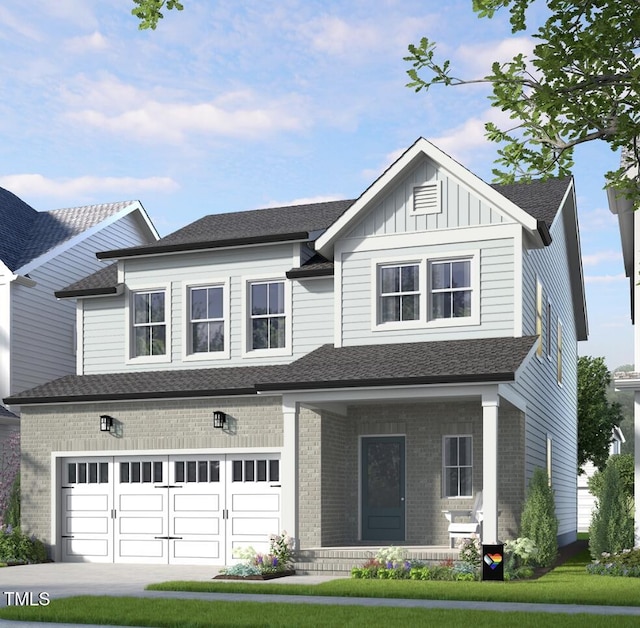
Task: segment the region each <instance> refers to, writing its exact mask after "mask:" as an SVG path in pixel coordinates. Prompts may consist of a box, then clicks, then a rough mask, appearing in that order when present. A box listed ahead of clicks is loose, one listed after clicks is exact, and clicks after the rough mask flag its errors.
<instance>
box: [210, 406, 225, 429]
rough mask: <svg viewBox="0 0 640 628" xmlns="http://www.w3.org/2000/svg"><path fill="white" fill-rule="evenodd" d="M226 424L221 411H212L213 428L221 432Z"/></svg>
mask: <svg viewBox="0 0 640 628" xmlns="http://www.w3.org/2000/svg"><path fill="white" fill-rule="evenodd" d="M226 422H227V415H226V414H225V413H224V412H222V410H214V412H213V427H215V428H216V429H219V430H221V429H222V428H223V427H224V425H225V423H226Z"/></svg>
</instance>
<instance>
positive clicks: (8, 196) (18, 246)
mask: <svg viewBox="0 0 640 628" xmlns="http://www.w3.org/2000/svg"><path fill="white" fill-rule="evenodd" d="M37 215H38V212H37V211H36V210H35V209H33V207H31V206H30V205H27V203H25V202H24V201H23V200H21V199H19V198H18V197H17V196H16V195H15V194H13V193H12V192H9V190H5V189H4V188H0V261H2V262H4V264H5V265H6V266H7V268H8V269H9V270H11V271H14V270H15V269H16V268H18V262H19V261H20V258H21V257H22V255H23V250H24V243H25V242H27V241H28V239H29V234H30V233H31V227H32V226H33V223H34V221H35V219H36V216H37Z"/></svg>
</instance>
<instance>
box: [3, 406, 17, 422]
mask: <svg viewBox="0 0 640 628" xmlns="http://www.w3.org/2000/svg"><path fill="white" fill-rule="evenodd" d="M17 418H18V415H17V414H14V413H13V412H11V410H7V409H6V408H5V407H4V406H3V405H2V404H1V403H0V419H17Z"/></svg>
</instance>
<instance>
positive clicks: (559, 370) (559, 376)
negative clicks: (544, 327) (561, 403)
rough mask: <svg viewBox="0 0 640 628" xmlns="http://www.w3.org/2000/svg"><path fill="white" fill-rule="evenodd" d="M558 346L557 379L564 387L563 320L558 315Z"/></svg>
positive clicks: (559, 384)
mask: <svg viewBox="0 0 640 628" xmlns="http://www.w3.org/2000/svg"><path fill="white" fill-rule="evenodd" d="M556 329H557V332H556V333H557V343H556V344H557V347H556V381H557V382H558V386H560V387H562V371H563V367H564V363H563V355H562V354H563V346H562V343H563V338H562V321H561V320H560V317H558V324H557V327H556Z"/></svg>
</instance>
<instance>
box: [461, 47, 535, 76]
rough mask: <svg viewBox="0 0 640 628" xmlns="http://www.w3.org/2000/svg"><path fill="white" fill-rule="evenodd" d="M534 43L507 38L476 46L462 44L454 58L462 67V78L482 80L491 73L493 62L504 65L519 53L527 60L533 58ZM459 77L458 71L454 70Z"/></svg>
mask: <svg viewBox="0 0 640 628" xmlns="http://www.w3.org/2000/svg"><path fill="white" fill-rule="evenodd" d="M533 47H534V42H533V40H532V39H531V38H529V37H509V38H508V39H502V40H499V41H485V42H482V43H478V44H471V45H469V44H463V45H462V46H460V47H459V48H458V49H457V50H456V51H455V56H456V57H457V59H458V60H459V62H460V63H461V64H462V66H463V68H462V69H463V71H464V78H466V79H475V78H482V77H484V76H486V75H487V74H489V73H490V72H491V64H492V63H493V62H494V61H498V62H500V63H505V62H506V61H511V59H513V57H515V56H516V55H517V54H519V53H523V54H524V55H526V56H527V57H528V58H529V59H530V58H531V57H532V56H533ZM456 72H457V74H458V75H460V70H459V69H458V68H456Z"/></svg>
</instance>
